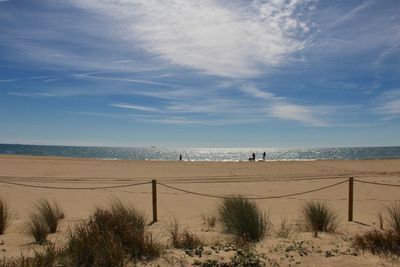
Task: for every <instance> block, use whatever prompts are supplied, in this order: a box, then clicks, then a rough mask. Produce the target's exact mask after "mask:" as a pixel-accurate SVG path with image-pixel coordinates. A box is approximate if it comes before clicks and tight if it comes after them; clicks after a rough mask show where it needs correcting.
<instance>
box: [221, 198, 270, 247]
mask: <svg viewBox="0 0 400 267" xmlns="http://www.w3.org/2000/svg"><path fill="white" fill-rule="evenodd" d="M219 218H220V220H221V222H222V225H223V226H224V228H225V231H226V232H227V233H229V234H233V235H234V236H235V238H237V239H241V240H244V241H249V242H257V241H260V240H262V239H263V238H264V237H265V235H266V233H267V231H268V228H269V226H270V220H269V216H267V215H266V213H264V212H263V211H261V210H260V209H259V208H258V207H257V205H256V203H254V202H252V201H250V200H248V199H244V198H242V197H240V196H239V197H234V198H226V199H224V200H223V201H222V202H221V204H220V207H219Z"/></svg>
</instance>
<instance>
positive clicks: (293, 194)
mask: <svg viewBox="0 0 400 267" xmlns="http://www.w3.org/2000/svg"><path fill="white" fill-rule="evenodd" d="M344 183H347V180H345V181H341V182H338V183H334V184H331V185H328V186H323V187H320V188H317V189H312V190H308V191H303V192H297V193H292V194H287V195H278V196H265V197H242V198H243V199H249V200H266V199H276V198H285V197H293V196H299V195H304V194H308V193H312V192H317V191H321V190H324V189H327V188H330V187H334V186H338V185H341V184H344ZM157 184H159V185H161V186H164V187H167V188H170V189H173V190H176V191H180V192H184V193H187V194H192V195H198V196H203V197H212V198H219V199H226V198H232V197H234V196H217V195H211V194H204V193H198V192H193V191H189V190H185V189H182V188H177V187H173V186H170V185H166V184H163V183H160V182H157Z"/></svg>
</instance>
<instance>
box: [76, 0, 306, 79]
mask: <svg viewBox="0 0 400 267" xmlns="http://www.w3.org/2000/svg"><path fill="white" fill-rule="evenodd" d="M70 3H71V4H73V5H75V6H78V7H80V8H84V9H88V10H91V11H95V12H98V13H101V14H102V15H105V16H108V17H109V18H110V19H111V20H114V22H115V24H114V25H115V26H116V29H117V32H118V33H119V34H120V35H121V36H123V38H124V39H125V40H130V41H132V42H134V43H135V44H137V43H139V45H141V47H142V48H143V49H145V50H147V51H148V52H150V53H153V54H156V55H159V56H160V57H161V58H162V59H164V60H165V61H166V62H169V63H172V64H176V65H179V66H184V67H189V68H192V69H196V70H199V71H202V72H204V73H207V74H212V75H217V76H223V77H230V78H243V77H252V76H255V75H257V74H259V73H260V71H261V70H262V68H260V66H264V67H265V66H267V67H268V66H274V65H276V64H281V63H285V62H287V61H288V60H290V58H291V53H293V52H296V51H299V50H301V49H302V48H304V45H305V43H304V40H303V38H301V37H300V36H302V34H304V33H305V32H307V31H308V30H309V26H308V25H307V23H306V21H302V20H301V18H300V17H299V16H297V15H296V11H297V8H298V7H299V6H300V5H304V3H301V2H300V1H268V2H263V1H255V2H253V4H251V5H250V6H249V5H243V6H242V5H233V4H231V5H230V4H228V3H227V2H224V1H222V2H221V1H215V0H205V1H185V0H173V1H159V0H135V1H104V0H101V1H97V0H96V1H94V0H90V1H74V0H70Z"/></svg>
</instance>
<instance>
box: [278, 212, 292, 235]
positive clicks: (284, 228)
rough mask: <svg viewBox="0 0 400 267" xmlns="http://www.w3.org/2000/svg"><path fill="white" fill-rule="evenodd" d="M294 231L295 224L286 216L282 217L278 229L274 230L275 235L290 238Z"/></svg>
mask: <svg viewBox="0 0 400 267" xmlns="http://www.w3.org/2000/svg"><path fill="white" fill-rule="evenodd" d="M295 232H296V231H295V225H294V224H293V222H292V221H290V220H289V219H288V218H286V217H282V218H281V223H280V224H279V229H278V230H277V231H276V236H277V237H280V238H290V237H291V236H292V235H293V234H294V233H295Z"/></svg>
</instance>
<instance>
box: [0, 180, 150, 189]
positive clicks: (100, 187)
mask: <svg viewBox="0 0 400 267" xmlns="http://www.w3.org/2000/svg"><path fill="white" fill-rule="evenodd" d="M0 183H3V184H10V185H17V186H24V187H33V188H42V189H62V190H96V189H111V188H121V187H131V186H137V185H144V184H151V182H143V183H135V184H124V185H112V186H98V187H62V186H46V185H31V184H21V183H14V182H7V181H1V180H0Z"/></svg>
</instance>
